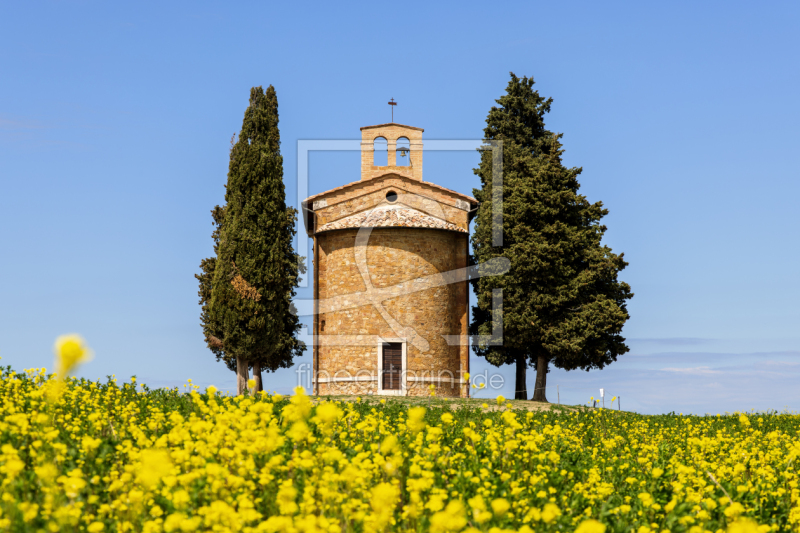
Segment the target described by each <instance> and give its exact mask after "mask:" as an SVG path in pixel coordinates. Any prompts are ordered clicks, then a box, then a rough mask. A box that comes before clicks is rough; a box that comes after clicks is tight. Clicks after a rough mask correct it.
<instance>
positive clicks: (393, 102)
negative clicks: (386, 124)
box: [389, 98, 397, 122]
mask: <svg viewBox="0 0 800 533" xmlns="http://www.w3.org/2000/svg"><path fill="white" fill-rule="evenodd" d="M389 105H390V106H392V122H394V106H396V105H397V102H395V101H394V98H392V100H391V101H390V102H389Z"/></svg>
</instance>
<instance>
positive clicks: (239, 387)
mask: <svg viewBox="0 0 800 533" xmlns="http://www.w3.org/2000/svg"><path fill="white" fill-rule="evenodd" d="M248 370H249V369H248V368H247V359H245V358H244V357H236V394H238V395H242V394H244V392H245V391H246V390H247V380H248V379H250V373H249V371H248Z"/></svg>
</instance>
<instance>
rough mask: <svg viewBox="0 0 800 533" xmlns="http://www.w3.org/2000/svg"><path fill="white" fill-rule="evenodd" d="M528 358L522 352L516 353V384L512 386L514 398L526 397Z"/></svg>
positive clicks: (523, 398)
mask: <svg viewBox="0 0 800 533" xmlns="http://www.w3.org/2000/svg"><path fill="white" fill-rule="evenodd" d="M527 370H528V358H527V357H525V354H524V353H520V354H517V384H516V386H515V387H514V399H515V400H527V399H528V384H527V380H528V372H527Z"/></svg>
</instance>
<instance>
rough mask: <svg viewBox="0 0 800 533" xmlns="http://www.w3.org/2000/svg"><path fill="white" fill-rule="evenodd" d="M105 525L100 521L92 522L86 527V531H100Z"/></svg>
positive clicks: (90, 532)
mask: <svg viewBox="0 0 800 533" xmlns="http://www.w3.org/2000/svg"><path fill="white" fill-rule="evenodd" d="M105 527H106V526H105V525H103V523H102V522H92V523H91V524H89V525H88V526H87V527H86V531H88V532H89V533H100V531H103V529H105Z"/></svg>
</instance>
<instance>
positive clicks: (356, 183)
mask: <svg viewBox="0 0 800 533" xmlns="http://www.w3.org/2000/svg"><path fill="white" fill-rule="evenodd" d="M400 177H403V176H397V175H395V174H393V173H391V172H387V173H386V175H384V176H381V178H400ZM375 179H379V178H375ZM416 183H419V184H420V185H422V186H425V187H431V188H433V189H438V190H440V191H444V192H446V193H449V194H452V195H454V196H460V197H461V198H464V199H465V200H467V201H468V202H471V203H474V204H477V203H478V200H476V199H475V198H473V197H472V196H470V195H468V194H463V193H460V192H458V191H454V190H453V189H448V188H447V187H442V186H441V185H436V184H435V183H432V182H430V181H418V182H416ZM364 184H365V182H364V181H363V180H361V181H353V182H350V183H348V184H346V185H342V186H340V187H334V188H333V189H328V190H327V191H324V192H321V193H318V194H315V195H313V196H309V197H308V198H306V199H305V203H311V202H313V201H314V200H316V199H317V198H319V197H321V196H325V195H327V194H330V193H332V192H337V191H341V190H344V189H347V188H349V187H357V186H363V185H364Z"/></svg>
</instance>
